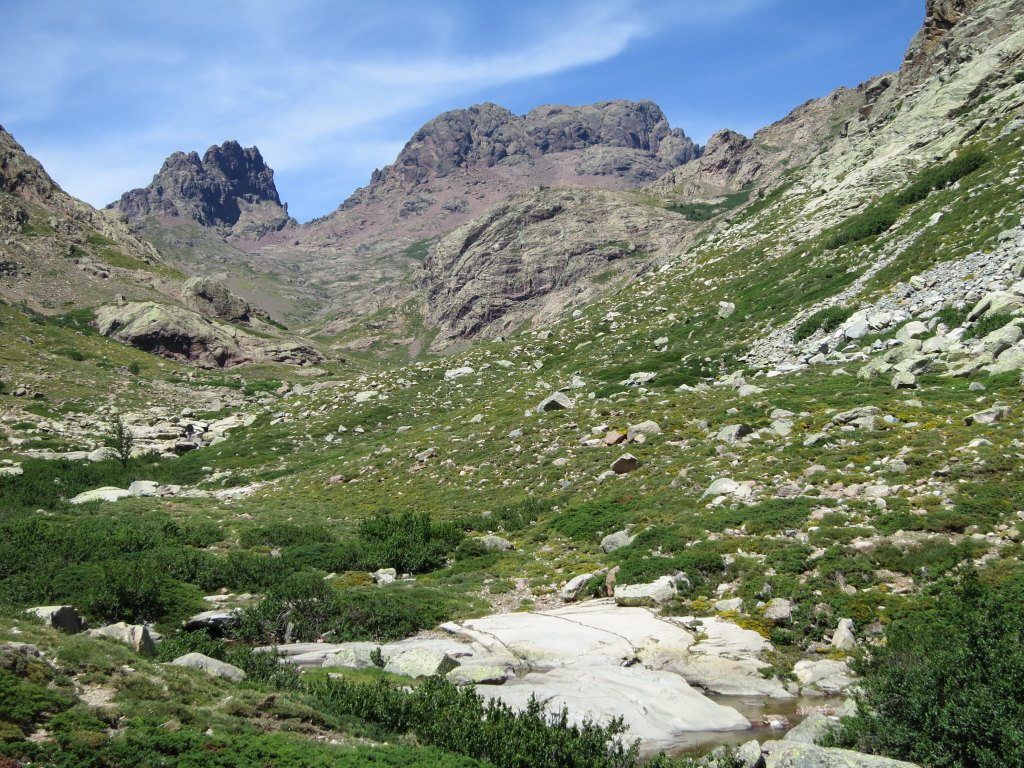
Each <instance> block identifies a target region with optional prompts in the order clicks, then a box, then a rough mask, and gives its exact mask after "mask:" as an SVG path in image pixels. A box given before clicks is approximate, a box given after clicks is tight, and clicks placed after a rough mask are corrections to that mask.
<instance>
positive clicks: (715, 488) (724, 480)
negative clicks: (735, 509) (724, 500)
mask: <svg viewBox="0 0 1024 768" xmlns="http://www.w3.org/2000/svg"><path fill="white" fill-rule="evenodd" d="M739 487H740V484H739V483H737V482H736V481H735V480H733V479H732V478H730V477H720V478H718V479H717V480H715V481H714V482H713V483H712V484H711V485H709V486H708V487H707V488H706V489H705V490H704V493H702V494H701V498H704V497H705V496H726V495H732V494H734V493H736V491H737V490H738V489H739Z"/></svg>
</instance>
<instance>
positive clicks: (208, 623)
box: [181, 609, 238, 637]
mask: <svg viewBox="0 0 1024 768" xmlns="http://www.w3.org/2000/svg"><path fill="white" fill-rule="evenodd" d="M236 621H238V612H237V611H235V610H223V609H217V610H212V611H203V612H202V613H197V614H196V615H195V616H191V617H189V618H187V619H185V620H184V621H183V622H182V623H181V625H182V628H183V629H184V630H185V631H186V632H196V631H198V630H200V629H205V630H206V631H207V632H209V633H210V634H211V635H214V636H215V637H216V636H219V635H221V634H223V632H224V630H225V629H227V628H228V627H229V626H231V625H232V624H234V623H235V622H236Z"/></svg>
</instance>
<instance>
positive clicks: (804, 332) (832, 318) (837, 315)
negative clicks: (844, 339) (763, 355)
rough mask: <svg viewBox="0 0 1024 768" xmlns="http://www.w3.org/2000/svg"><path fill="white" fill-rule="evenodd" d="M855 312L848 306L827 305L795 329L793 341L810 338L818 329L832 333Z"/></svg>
mask: <svg viewBox="0 0 1024 768" xmlns="http://www.w3.org/2000/svg"><path fill="white" fill-rule="evenodd" d="M852 314H853V310H852V309H850V308H848V307H825V308H823V309H819V310H818V311H817V312H815V313H814V314H813V315H811V316H810V317H808V318H807V319H806V320H804V321H803V322H802V323H800V325H798V326H797V327H796V328H795V329H794V330H793V341H794V342H797V343H799V342H801V341H803V340H804V339H809V338H810V337H811V336H813V335H814V334H816V333H817V332H818V331H824V332H825V333H831V332H832V331H834V330H835V329H836V328H838V327H839V326H840V325H842V324H843V323H844V322H845V321H846V320H847V319H848V318H849V317H850V315H852Z"/></svg>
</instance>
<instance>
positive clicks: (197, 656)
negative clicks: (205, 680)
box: [170, 653, 245, 683]
mask: <svg viewBox="0 0 1024 768" xmlns="http://www.w3.org/2000/svg"><path fill="white" fill-rule="evenodd" d="M170 664H171V666H173V667H191V668H192V669H199V670H202V671H203V672H205V673H206V674H208V675H209V676H210V677H219V678H221V679H223V680H230V681H231V682H233V683H239V682H241V681H242V680H245V672H243V671H242V670H240V669H239V668H238V667H236V666H235V665H233V664H228V663H227V662H225V661H219V660H217V659H211V658H210V657H209V656H206V655H204V654H202V653H186V654H185V655H184V656H179V657H178V658H176V659H175V660H174V661H172V662H170Z"/></svg>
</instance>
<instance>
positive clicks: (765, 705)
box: [665, 694, 846, 756]
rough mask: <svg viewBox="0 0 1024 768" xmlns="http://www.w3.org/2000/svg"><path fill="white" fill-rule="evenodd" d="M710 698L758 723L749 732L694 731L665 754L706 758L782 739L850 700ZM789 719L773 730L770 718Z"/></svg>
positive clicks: (807, 697) (752, 697)
mask: <svg viewBox="0 0 1024 768" xmlns="http://www.w3.org/2000/svg"><path fill="white" fill-rule="evenodd" d="M708 698H709V699H711V700H712V701H714V702H716V703H717V704H723V705H724V706H727V707H732V708H733V709H735V710H736V711H738V712H739V713H740V714H742V715H743V716H744V717H746V718H747V719H748V720H750V722H751V723H753V724H754V727H753V728H750V729H748V730H745V731H692V732H690V733H686V734H683V735H681V736H680V738H679V740H678V741H677V742H676V744H674V745H673V746H672V747H671V748H670V749H666V750H665V752H667V753H668V754H670V755H672V756H682V755H687V756H696V755H703V754H706V753H708V752H710V751H711V750H713V749H715V748H716V747H720V746H735V747H738V746H739V745H740V744H744V743H746V742H748V741H750V740H751V739H757V740H758V741H767V740H769V739H781V738H782V737H783V736H785V735H786V732H787V731H788V730H789V729H790V728H792V727H793V726H795V725H797V724H798V723H799V722H800V721H801V720H803V719H804V718H805V717H806V716H807V715H809V714H810V713H811V712H813V711H823V708H826V707H827V708H831V709H836V710H838V709H839V707H841V706H842V705H843V702H844V701H846V699H845V698H844V697H842V696H797V697H794V698H792V699H771V698H767V697H758V696H716V695H713V694H712V695H708ZM776 717H778V718H785V720H787V721H788V723H787V724H785V725H781V726H776V727H773V726H771V725H769V724H768V723H767V721H768V720H769V719H772V720H775V719H776Z"/></svg>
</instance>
